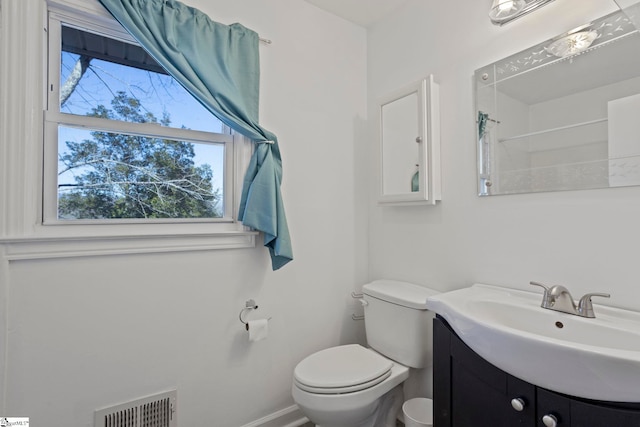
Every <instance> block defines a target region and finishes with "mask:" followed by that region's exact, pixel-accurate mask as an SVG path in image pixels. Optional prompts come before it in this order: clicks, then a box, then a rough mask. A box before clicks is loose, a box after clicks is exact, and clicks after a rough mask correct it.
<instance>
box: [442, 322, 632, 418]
mask: <svg viewBox="0 0 640 427" xmlns="http://www.w3.org/2000/svg"><path fill="white" fill-rule="evenodd" d="M433 322H434V326H433V327H434V331H433V332H434V333H433V340H434V342H433V346H434V354H433V375H434V377H433V399H434V414H433V418H434V427H553V426H554V419H555V426H556V427H640V403H616V402H598V401H593V400H587V399H580V398H575V397H571V396H566V395H562V394H559V393H554V392H552V391H549V390H545V389H543V388H540V387H536V386H535V385H533V384H530V383H527V382H525V381H523V380H520V379H518V378H516V377H514V376H512V375H509V374H507V373H506V372H504V371H502V370H500V369H498V368H497V367H495V366H493V365H492V364H490V363H489V362H487V361H486V360H484V359H483V358H482V357H480V356H479V355H478V354H476V353H475V352H474V351H473V350H471V348H469V347H468V346H467V345H466V344H465V343H464V342H463V341H462V340H461V339H460V338H459V337H458V336H457V335H456V334H455V332H453V330H452V329H451V328H450V326H449V325H448V324H447V322H446V321H445V320H444V319H443V318H441V317H440V316H437V317H436V318H435V319H434V321H433ZM505 351H508V349H505ZM549 362H550V364H551V362H552V361H549ZM550 369H552V367H551V365H550ZM639 386H640V385H639ZM544 417H547V418H546V422H547V424H545V422H544V421H543V418H544Z"/></svg>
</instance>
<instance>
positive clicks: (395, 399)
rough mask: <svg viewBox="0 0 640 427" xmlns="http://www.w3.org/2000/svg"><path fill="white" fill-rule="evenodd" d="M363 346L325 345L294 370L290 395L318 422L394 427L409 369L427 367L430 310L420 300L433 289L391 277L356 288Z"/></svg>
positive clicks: (337, 426) (334, 426)
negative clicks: (365, 344)
mask: <svg viewBox="0 0 640 427" xmlns="http://www.w3.org/2000/svg"><path fill="white" fill-rule="evenodd" d="M362 293H363V299H362V300H361V301H362V305H363V306H364V319H365V330H366V336H367V341H368V345H369V346H370V347H371V348H365V347H363V346H361V345H358V344H349V345H343V346H338V347H331V348H328V349H325V350H321V351H319V352H317V353H314V354H312V355H310V356H308V357H306V358H305V359H304V360H302V361H301V362H300V363H299V364H298V365H297V366H296V368H295V370H294V380H293V385H292V388H291V393H292V396H293V400H294V401H295V402H296V404H297V405H298V407H299V408H300V410H301V411H302V413H304V414H305V415H306V416H307V418H309V419H310V420H311V421H312V422H314V423H315V424H316V425H317V426H321V427H395V425H396V416H397V415H398V413H399V412H400V410H401V408H402V404H403V403H404V402H403V401H404V399H403V397H404V396H403V387H402V383H403V382H404V381H405V380H406V379H407V378H408V377H409V368H418V369H423V368H428V367H430V366H431V354H432V351H431V350H432V348H431V341H432V340H431V336H432V335H431V331H432V321H433V313H431V312H429V311H427V308H426V300H427V298H428V297H430V296H431V295H434V294H435V293H436V292H435V291H433V290H431V289H429V288H425V287H421V286H417V285H413V284H410V283H405V282H398V281H392V280H377V281H374V282H371V283H368V284H366V285H364V286H363V287H362Z"/></svg>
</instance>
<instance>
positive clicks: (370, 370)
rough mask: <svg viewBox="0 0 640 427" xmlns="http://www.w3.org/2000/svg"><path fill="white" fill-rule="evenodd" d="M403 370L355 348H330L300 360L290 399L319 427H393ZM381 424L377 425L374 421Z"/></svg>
mask: <svg viewBox="0 0 640 427" xmlns="http://www.w3.org/2000/svg"><path fill="white" fill-rule="evenodd" d="M408 376H409V368H408V367H406V366H404V365H402V364H400V363H397V362H394V361H392V360H389V359H387V358H386V357H384V356H382V355H380V354H378V353H376V352H375V351H374V350H372V349H368V348H365V347H362V346H360V345H358V344H352V345H345V346H340V347H332V348H329V349H326V350H322V351H320V352H318V353H315V354H313V355H311V356H310V357H308V358H307V359H305V360H303V361H302V362H301V363H300V364H298V366H297V367H296V370H295V371H294V383H293V386H292V395H293V399H294V401H295V402H296V403H297V404H298V406H299V407H300V410H301V411H302V412H303V413H304V414H305V415H307V417H308V418H309V419H310V420H312V421H313V422H314V423H316V424H317V425H319V426H322V427H374V426H375V427H387V426H395V419H396V416H395V414H396V413H397V412H398V410H399V408H400V407H401V406H402V403H403V400H404V399H403V393H402V387H401V384H402V383H403V382H404V380H406V379H407V377H408ZM380 420H382V421H380Z"/></svg>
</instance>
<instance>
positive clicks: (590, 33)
mask: <svg viewBox="0 0 640 427" xmlns="http://www.w3.org/2000/svg"><path fill="white" fill-rule="evenodd" d="M587 27H589V25H584V26H582V27H578V28H576V29H575V30H571V31H569V32H568V33H567V34H566V35H565V36H562V37H560V38H558V39H555V40H554V41H552V42H551V43H549V45H548V46H547V47H545V50H546V51H547V52H549V53H550V54H552V55H554V56H557V57H558V58H566V57H567V56H572V55H577V54H579V53H580V52H584V51H585V50H587V49H589V47H590V46H591V44H592V43H593V42H594V41H595V39H597V38H598V32H597V31H596V30H593V29H588V28H587Z"/></svg>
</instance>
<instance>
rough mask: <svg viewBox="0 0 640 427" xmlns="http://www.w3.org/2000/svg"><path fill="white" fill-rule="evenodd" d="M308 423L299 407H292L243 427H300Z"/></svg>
mask: <svg viewBox="0 0 640 427" xmlns="http://www.w3.org/2000/svg"><path fill="white" fill-rule="evenodd" d="M308 422H309V419H308V418H307V417H305V416H304V415H303V414H302V412H300V409H299V408H298V405H292V406H289V407H288V408H284V409H282V410H280V411H278V412H274V413H273V414H269V415H267V416H266V417H262V418H260V419H259V420H255V421H253V422H250V423H249V424H245V425H243V426H242V427H299V426H301V425H303V424H305V423H308Z"/></svg>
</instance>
